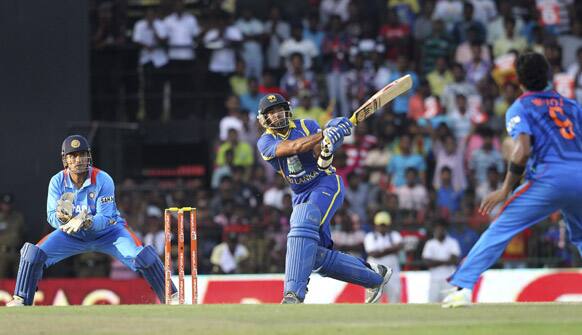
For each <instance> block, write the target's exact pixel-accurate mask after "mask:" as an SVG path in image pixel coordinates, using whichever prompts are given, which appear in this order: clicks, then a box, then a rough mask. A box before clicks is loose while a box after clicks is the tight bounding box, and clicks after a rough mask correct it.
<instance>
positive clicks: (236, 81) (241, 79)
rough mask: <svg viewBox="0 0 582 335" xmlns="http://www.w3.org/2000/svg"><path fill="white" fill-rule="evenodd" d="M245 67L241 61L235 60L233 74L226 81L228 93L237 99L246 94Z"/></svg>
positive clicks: (247, 88) (247, 87)
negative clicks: (228, 88) (228, 85)
mask: <svg viewBox="0 0 582 335" xmlns="http://www.w3.org/2000/svg"><path fill="white" fill-rule="evenodd" d="M245 73H246V65H245V61H244V60H243V59H240V58H239V59H237V60H236V67H235V70H234V73H233V74H232V75H231V76H230V78H229V79H228V82H229V84H230V91H231V92H232V93H233V94H234V95H236V96H238V97H239V98H240V97H242V96H243V95H245V94H247V93H248V90H249V86H248V80H247V77H246V74H245Z"/></svg>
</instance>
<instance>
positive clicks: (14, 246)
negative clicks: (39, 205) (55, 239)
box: [0, 193, 24, 279]
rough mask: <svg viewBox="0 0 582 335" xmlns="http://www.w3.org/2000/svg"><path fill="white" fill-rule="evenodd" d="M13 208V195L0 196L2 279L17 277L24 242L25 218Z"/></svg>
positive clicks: (0, 270)
mask: <svg viewBox="0 0 582 335" xmlns="http://www.w3.org/2000/svg"><path fill="white" fill-rule="evenodd" d="M13 206H14V197H13V196H12V195H11V194H8V193H5V194H2V195H1V196H0V279H2V278H11V277H16V269H17V266H18V254H19V249H20V246H21V245H22V240H23V232H24V217H23V216H22V214H21V213H20V212H18V211H17V210H15V209H14V207H13Z"/></svg>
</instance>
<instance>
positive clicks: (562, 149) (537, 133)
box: [505, 90, 582, 178]
mask: <svg viewBox="0 0 582 335" xmlns="http://www.w3.org/2000/svg"><path fill="white" fill-rule="evenodd" d="M581 112H582V109H581V108H580V105H578V104H577V103H576V102H575V101H573V100H570V99H567V98H564V97H563V96H561V95H560V94H558V93H557V92H556V91H554V90H548V91H538V92H526V93H525V94H523V95H522V96H521V97H519V98H518V99H517V100H516V101H515V102H514V103H513V104H512V105H511V107H509V109H508V110H507V113H506V115H505V120H506V127H507V132H508V133H509V135H511V137H512V138H513V139H516V138H517V137H518V136H519V134H528V135H530V136H531V138H532V152H531V156H530V159H529V161H528V174H527V177H528V178H530V177H537V176H539V175H536V173H538V172H539V173H543V171H539V170H540V169H537V168H538V167H539V165H540V164H549V165H553V164H556V163H557V164H568V165H573V164H575V165H580V166H581V167H582V115H581Z"/></svg>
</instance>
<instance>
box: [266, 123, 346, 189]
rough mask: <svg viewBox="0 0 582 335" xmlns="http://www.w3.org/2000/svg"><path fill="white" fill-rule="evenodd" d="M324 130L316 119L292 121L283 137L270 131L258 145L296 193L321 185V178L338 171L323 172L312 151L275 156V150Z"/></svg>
mask: <svg viewBox="0 0 582 335" xmlns="http://www.w3.org/2000/svg"><path fill="white" fill-rule="evenodd" d="M320 131H321V128H320V127H319V125H318V124H317V122H316V121H314V120H310V119H297V120H291V121H289V129H288V130H287V133H286V134H284V135H281V134H278V133H275V132H273V131H271V130H270V129H267V131H265V133H264V134H263V135H262V136H261V137H260V138H259V141H258V142H257V147H258V149H259V152H260V153H261V156H262V157H263V159H264V160H266V161H267V162H269V163H270V164H271V166H273V168H274V169H275V170H276V171H277V172H278V173H279V174H280V175H282V176H283V177H284V178H285V180H286V181H287V182H288V183H289V184H290V185H291V190H293V193H295V194H298V193H303V192H306V191H308V190H310V189H311V188H313V187H314V186H315V185H317V184H318V180H319V179H320V178H322V177H324V176H327V175H331V174H334V173H335V169H334V168H333V167H330V168H329V169H328V170H326V171H321V170H320V169H319V168H318V167H317V158H316V157H315V156H314V153H313V152H312V151H309V152H305V153H302V154H298V155H293V156H289V157H275V151H276V150H277V146H278V145H279V143H281V142H282V141H285V140H296V139H299V138H302V137H306V136H310V135H313V134H316V133H318V132H320Z"/></svg>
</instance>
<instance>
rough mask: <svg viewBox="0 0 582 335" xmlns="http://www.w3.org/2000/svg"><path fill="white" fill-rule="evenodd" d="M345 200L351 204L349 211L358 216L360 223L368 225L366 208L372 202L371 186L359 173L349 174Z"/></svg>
mask: <svg viewBox="0 0 582 335" xmlns="http://www.w3.org/2000/svg"><path fill="white" fill-rule="evenodd" d="M345 199H346V200H347V201H348V203H349V204H350V207H349V208H348V209H349V210H350V211H351V212H353V213H356V214H357V215H358V217H359V218H360V222H362V223H364V224H366V223H367V222H368V215H367V213H366V208H367V207H368V204H369V203H370V202H371V200H372V199H371V198H370V185H369V184H368V183H367V182H366V180H364V179H363V178H362V177H361V176H359V175H358V174H357V173H354V172H352V173H350V174H348V180H347V188H346V193H345Z"/></svg>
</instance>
